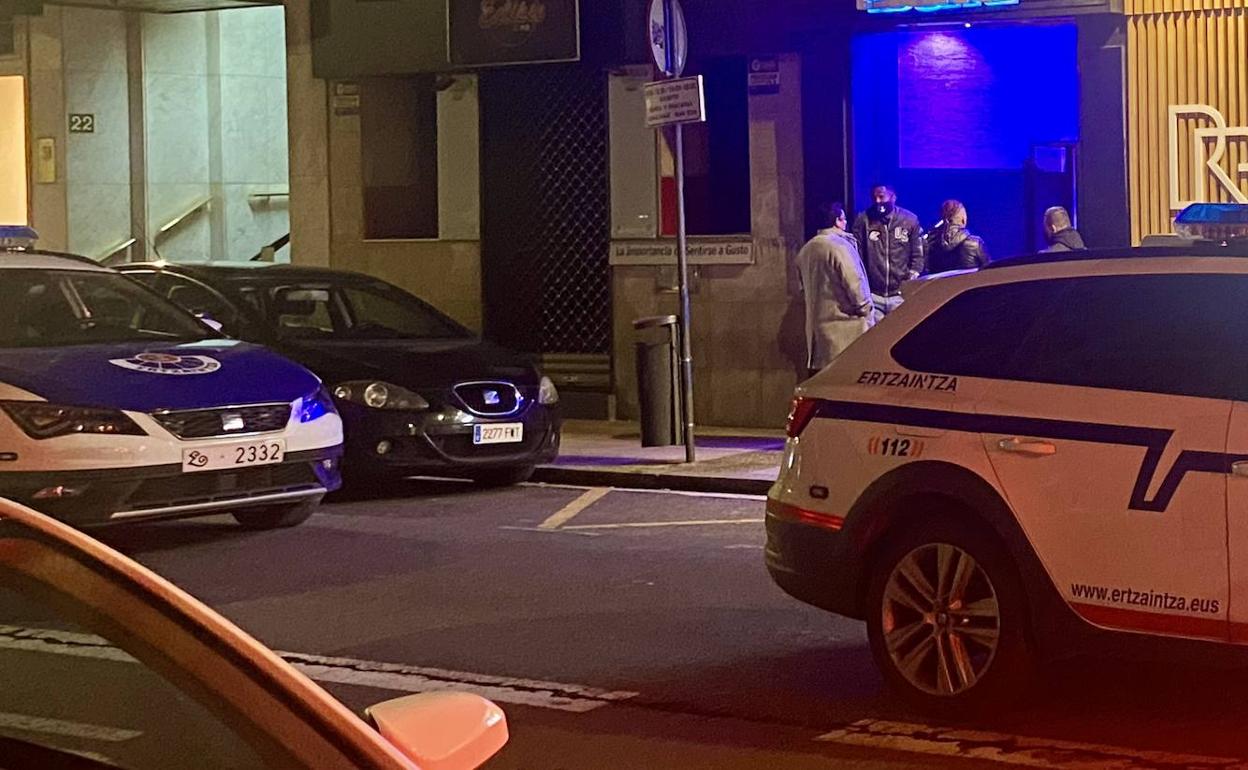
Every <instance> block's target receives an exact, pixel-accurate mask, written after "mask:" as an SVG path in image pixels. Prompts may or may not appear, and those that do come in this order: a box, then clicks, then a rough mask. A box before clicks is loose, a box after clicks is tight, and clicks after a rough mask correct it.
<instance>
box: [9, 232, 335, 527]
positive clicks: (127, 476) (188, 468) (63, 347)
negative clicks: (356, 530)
mask: <svg viewBox="0 0 1248 770" xmlns="http://www.w3.org/2000/svg"><path fill="white" fill-rule="evenodd" d="M34 237H35V235H34V233H33V231H31V230H30V229H29V228H15V227H0V496H2V497H8V498H11V499H14V500H18V501H20V502H23V503H26V504H27V505H29V506H31V507H33V508H36V509H38V510H41V511H43V512H45V513H48V514H51V515H53V516H56V517H57V518H60V519H62V520H64V521H67V522H69V523H72V524H76V525H89V524H100V523H108V522H121V521H131V520H137V519H149V518H160V517H174V516H190V515H197V514H207V513H220V512H223V511H228V512H230V513H232V514H233V515H234V517H235V519H237V520H238V522H239V523H240V524H242V525H244V526H248V527H254V528H268V527H280V526H290V525H293V524H297V523H299V522H300V521H303V520H304V519H306V518H307V517H308V516H309V515H310V514H311V512H312V511H313V509H314V508H315V506H316V505H317V503H318V502H319V501H320V499H321V498H322V497H323V496H324V495H325V493H326V492H328V491H332V490H334V489H336V488H337V487H338V486H339V484H340V483H341V482H340V477H339V457H340V455H341V444H342V423H341V421H340V420H339V418H338V415H337V413H336V412H335V411H334V407H333V402H332V400H331V399H330V397H329V394H328V393H327V392H326V391H325V389H324V388H323V387H322V386H321V383H320V381H319V380H318V379H317V378H316V377H315V376H314V375H312V374H311V373H310V372H308V371H307V370H306V369H303V368H302V367H300V366H298V365H296V364H294V363H291V362H290V361H287V360H286V359H284V358H281V357H279V356H277V355H275V354H273V353H271V352H269V351H267V350H265V349H264V348H262V347H258V346H255V345H249V344H245V343H241V342H236V341H233V340H225V339H220V338H219V335H218V334H216V333H214V331H213V330H212V329H211V328H209V327H208V326H206V325H204V324H203V323H201V322H200V321H199V320H197V319H195V318H194V317H192V316H191V315H190V314H188V313H186V312H185V311H183V310H181V309H179V308H177V307H175V306H174V305H172V304H170V303H168V302H166V301H165V300H163V299H161V298H160V297H158V296H157V295H155V294H153V293H151V292H150V291H148V290H147V289H145V288H143V287H142V286H139V285H138V284H136V283H134V282H132V281H131V280H129V279H128V278H125V277H124V276H122V275H121V274H119V273H117V272H114V271H112V270H109V269H107V268H104V267H101V266H99V265H98V264H96V263H94V262H93V261H91V260H89V259H85V258H82V257H75V256H73V255H64V254H55V253H51V252H42V251H38V250H35V249H34V248H33V243H34Z"/></svg>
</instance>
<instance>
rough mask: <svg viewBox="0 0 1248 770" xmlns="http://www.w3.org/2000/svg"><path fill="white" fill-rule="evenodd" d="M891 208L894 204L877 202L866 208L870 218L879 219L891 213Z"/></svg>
mask: <svg viewBox="0 0 1248 770" xmlns="http://www.w3.org/2000/svg"><path fill="white" fill-rule="evenodd" d="M893 208H894V204H892V203H877V204H875V205H874V206H872V207H871V208H870V209H868V210H867V213H868V216H870V217H871V218H872V219H875V220H880V219H884V218H885V217H887V216H888V215H889V214H891V213H893Z"/></svg>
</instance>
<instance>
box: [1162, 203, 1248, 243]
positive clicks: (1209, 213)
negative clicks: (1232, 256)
mask: <svg viewBox="0 0 1248 770" xmlns="http://www.w3.org/2000/svg"><path fill="white" fill-rule="evenodd" d="M1174 232H1175V234H1176V235H1178V236H1179V237H1180V238H1191V239H1193V240H1204V241H1229V240H1232V239H1235V238H1248V204H1242V203H1193V204H1191V205H1190V206H1188V207H1187V208H1185V209H1183V210H1182V211H1181V212H1179V215H1178V216H1177V217H1175V218H1174Z"/></svg>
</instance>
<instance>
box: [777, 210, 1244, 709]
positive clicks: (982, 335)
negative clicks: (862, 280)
mask: <svg viewBox="0 0 1248 770" xmlns="http://www.w3.org/2000/svg"><path fill="white" fill-rule="evenodd" d="M1202 213H1204V214H1209V213H1212V215H1213V219H1215V220H1218V221H1221V222H1223V223H1225V222H1226V220H1227V219H1230V220H1237V221H1238V222H1240V223H1241V225H1240V226H1241V227H1242V226H1243V225H1248V216H1246V214H1248V210H1244V209H1226V208H1224V207H1216V206H1215V207H1212V208H1211V209H1210V208H1206V209H1205V210H1204V211H1203V212H1202V211H1200V210H1196V211H1194V212H1186V219H1191V218H1193V216H1195V215H1199V214H1202ZM1184 220H1185V217H1181V218H1180V225H1184V224H1185V221H1184ZM1222 226H1223V227H1225V226H1226V225H1225V224H1223V225H1222ZM1215 232H1216V231H1215ZM1233 232H1234V231H1223V232H1220V233H1218V239H1216V240H1212V241H1210V240H1200V239H1191V238H1187V239H1184V238H1182V237H1180V238H1169V239H1160V240H1159V241H1155V242H1158V243H1161V244H1163V245H1161V246H1159V247H1156V248H1139V249H1123V250H1118V251H1110V252H1103V253H1102V252H1071V253H1066V254H1042V255H1037V256H1034V257H1023V258H1017V259H1008V260H1002V261H1000V262H998V263H994V264H993V265H992V266H990V267H989V268H986V269H984V270H980V271H978V272H973V273H964V274H960V275H952V276H949V277H941V278H936V279H929V280H924V281H921V282H918V283H916V285H915V286H914V287H912V288H913V289H915V290H914V291H913V292H912V293H911V296H910V298H909V299H908V300H907V301H906V302H905V304H904V305H903V306H902V307H901V308H900V309H899V310H898V311H896V313H895V314H893V315H890V316H889V317H888V318H887V319H886V320H885V321H884V322H883V323H881V324H879V325H878V326H876V327H875V329H873V330H872V331H871V332H869V333H868V334H866V335H865V336H863V337H862V338H861V339H860V340H859V341H857V342H856V343H855V344H854V345H852V346H851V347H850V348H848V349H847V350H846V351H845V352H844V353H843V354H842V355H841V356H840V357H839V358H838V359H836V360H835V361H834V362H833V363H832V364H831V366H829V367H828V368H827V369H826V370H824V371H823V372H821V373H820V374H818V375H817V376H815V377H814V378H813V379H811V380H810V381H808V382H806V383H803V384H802V385H801V386H799V388H798V391H797V397H796V399H795V401H794V407H793V413H792V416H791V418H790V424H789V435H790V439H789V441H788V446H787V450H786V454H785V458H784V463H783V466H782V469H781V473H780V477H779V479H778V481H777V482H776V484H775V486H774V487H773V488H772V490H771V492H770V495H769V500H768V503H767V548H766V560H767V565H768V567H769V569H770V571H771V574H772V576H773V579H774V580H775V581H776V582H777V583H778V584H779V585H780V586H781V587H782V588H784V589H785V590H786V591H788V592H789V593H790V594H792V595H793V596H795V597H797V598H799V599H801V600H803V601H805V602H808V603H810V604H813V605H816V606H819V607H823V608H825V609H828V610H831V611H833V612H836V613H839V614H842V615H847V616H850V617H854V618H862V619H865V620H866V622H867V627H868V633H869V637H870V643H871V648H872V652H873V654H874V657H875V659H876V661H877V664H878V665H879V667H880V668H881V670H882V671H883V673H884V674H885V677H886V679H887V680H888V681H889V683H890V684H892V685H893V686H895V687H896V688H899V689H900V690H901V691H902V692H903V693H904V694H906V695H908V696H910V698H911V699H912V700H913V701H916V702H918V704H919V705H921V706H926V707H959V706H960V707H972V708H974V707H982V706H985V705H988V704H992V703H1000V702H1002V701H1008V700H1009V699H1011V698H1013V697H1016V695H1017V692H1018V690H1017V688H1018V687H1019V686H1020V685H1021V684H1024V683H1025V681H1026V680H1027V679H1028V677H1029V675H1030V674H1032V673H1034V671H1035V670H1036V668H1037V666H1036V663H1037V662H1038V661H1051V660H1054V659H1059V658H1062V657H1065V656H1069V655H1073V654H1078V653H1088V652H1106V651H1109V650H1114V651H1117V652H1121V650H1122V647H1123V645H1128V644H1131V645H1134V644H1140V645H1142V646H1145V647H1146V648H1147V652H1149V653H1155V652H1156V651H1158V649H1165V650H1166V651H1167V653H1168V654H1177V653H1179V652H1182V651H1191V652H1195V653H1197V654H1198V655H1201V656H1204V657H1207V654H1208V653H1209V652H1211V651H1215V650H1216V651H1226V650H1231V649H1233V647H1234V646H1236V645H1246V644H1248V354H1246V352H1245V350H1246V346H1248V259H1245V257H1248V241H1246V240H1245V239H1242V238H1234V237H1228V236H1229V235H1231V234H1232V233H1233Z"/></svg>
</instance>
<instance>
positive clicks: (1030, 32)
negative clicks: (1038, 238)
mask: <svg viewBox="0 0 1248 770" xmlns="http://www.w3.org/2000/svg"><path fill="white" fill-rule="evenodd" d="M1076 41H1077V38H1076V31H1075V27H1074V26H1073V25H1061V26H1029V25H1018V26H1000V27H994V26H976V27H971V28H970V29H965V28H961V27H957V28H954V29H952V30H947V31H929V32H918V31H912V32H902V33H900V34H899V40H898V51H897V85H898V89H897V103H898V111H899V114H900V116H901V118H902V119H901V121H900V124H899V127H900V130H899V135H898V140H899V143H898V152H899V157H898V165H899V166H900V167H901V168H968V169H969V168H1022V165H1023V163H1024V161H1025V160H1026V159H1027V158H1028V156H1029V155H1030V153H1031V148H1032V146H1033V145H1036V144H1043V143H1047V142H1058V141H1075V140H1077V139H1078V137H1079V110H1078V102H1077V101H1076V100H1073V99H1070V98H1069V96H1070V95H1072V94H1078V93H1079V78H1078V71H1077V70H1076V68H1075V67H1074V66H1071V65H1072V64H1073V62H1074V61H1075V56H1076V48H1075V45H1076Z"/></svg>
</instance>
